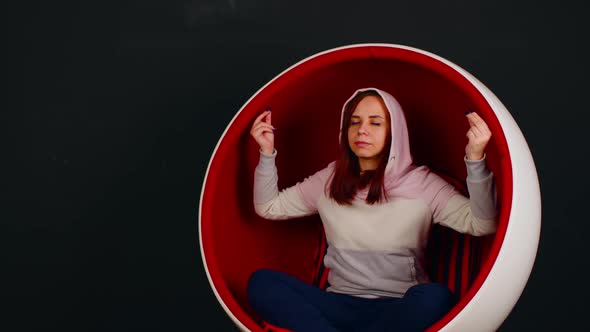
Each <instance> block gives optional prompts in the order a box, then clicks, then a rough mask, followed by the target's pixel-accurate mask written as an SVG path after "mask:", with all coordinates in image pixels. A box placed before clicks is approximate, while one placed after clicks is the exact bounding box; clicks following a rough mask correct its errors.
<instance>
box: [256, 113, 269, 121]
mask: <svg viewBox="0 0 590 332" xmlns="http://www.w3.org/2000/svg"><path fill="white" fill-rule="evenodd" d="M269 113H270V112H268V111H264V112H262V114H260V115H259V116H257V117H256V120H254V123H256V122H261V121H262V118H264V117H265V116H266V115H268V114H269Z"/></svg>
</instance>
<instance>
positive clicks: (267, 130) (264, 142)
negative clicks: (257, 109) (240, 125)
mask: <svg viewBox="0 0 590 332" xmlns="http://www.w3.org/2000/svg"><path fill="white" fill-rule="evenodd" d="M274 130H275V127H273V126H272V124H271V112H270V109H267V110H266V111H264V112H262V114H260V115H259V116H258V117H257V118H256V120H254V124H253V125H252V129H251V130H250V135H252V137H254V139H255V140H256V143H258V145H260V149H261V150H262V152H264V153H266V154H272V153H273V152H274V149H275V136H274Z"/></svg>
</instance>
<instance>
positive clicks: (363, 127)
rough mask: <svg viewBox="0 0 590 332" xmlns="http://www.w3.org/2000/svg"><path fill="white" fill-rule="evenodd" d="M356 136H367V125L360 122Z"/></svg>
mask: <svg viewBox="0 0 590 332" xmlns="http://www.w3.org/2000/svg"><path fill="white" fill-rule="evenodd" d="M358 134H359V135H361V134H367V124H366V123H364V122H361V124H360V125H359V129H358Z"/></svg>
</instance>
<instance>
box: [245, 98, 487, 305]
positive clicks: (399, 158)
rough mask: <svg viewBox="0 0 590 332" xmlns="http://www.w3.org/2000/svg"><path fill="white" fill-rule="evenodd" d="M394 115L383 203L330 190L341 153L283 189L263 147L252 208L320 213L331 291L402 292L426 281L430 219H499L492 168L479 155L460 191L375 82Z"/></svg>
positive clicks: (276, 214)
mask: <svg viewBox="0 0 590 332" xmlns="http://www.w3.org/2000/svg"><path fill="white" fill-rule="evenodd" d="M365 90H375V91H377V92H378V93H379V95H380V96H381V97H382V98H383V101H384V103H385V106H386V108H387V111H388V112H389V114H390V119H391V126H390V129H391V135H392V136H391V137H392V141H391V148H390V151H389V158H388V160H387V165H386V168H385V176H384V190H385V191H386V193H387V197H388V200H387V201H386V202H385V203H375V204H373V205H369V204H367V203H366V202H365V199H366V197H367V194H368V186H367V187H366V188H364V189H360V190H358V191H357V193H356V195H355V197H354V199H353V201H352V204H351V205H341V204H338V203H337V202H336V201H335V200H333V199H332V198H330V197H329V194H328V192H327V190H328V188H329V185H330V181H331V176H332V173H333V170H334V166H335V164H336V161H333V162H331V163H330V164H328V166H326V167H325V168H323V169H321V170H319V171H318V172H316V173H315V174H313V175H311V176H309V177H307V178H305V179H304V180H303V181H301V182H298V183H297V184H295V185H293V186H291V187H289V188H286V189H283V190H282V191H280V192H279V190H278V187H277V181H278V175H277V168H276V166H275V158H276V155H277V150H276V149H275V150H274V151H273V153H272V154H271V155H269V154H265V153H263V152H262V151H260V160H259V163H258V165H257V167H256V170H255V174H254V208H255V210H256V212H257V214H258V215H260V216H262V217H264V218H267V219H275V220H281V219H288V218H296V217H303V216H309V215H313V214H319V215H320V218H321V220H322V223H323V226H324V230H325V233H326V240H327V243H328V250H327V252H326V255H325V257H324V265H325V266H326V267H327V268H329V273H328V282H329V284H330V286H329V287H328V288H327V289H326V290H327V291H329V292H336V293H341V294H349V295H353V296H358V297H364V298H378V297H403V295H404V294H405V292H406V291H407V289H408V288H410V287H412V286H414V285H416V284H418V283H424V282H429V281H430V279H429V277H428V275H427V274H426V272H425V257H424V255H425V250H426V245H427V240H428V236H429V233H430V228H431V226H432V224H433V223H436V224H441V225H444V226H447V227H450V228H452V229H454V230H456V231H458V232H461V233H467V234H471V235H475V236H480V235H487V234H491V233H494V232H495V231H496V227H497V211H496V187H495V182H494V177H493V173H492V172H491V171H490V170H489V169H488V168H487V166H486V163H485V158H486V155H485V153H484V157H483V158H482V159H481V160H468V159H467V157H466V156H465V157H464V161H465V165H466V168H467V179H466V182H467V189H468V191H469V197H470V198H467V197H465V196H463V195H462V194H461V193H460V192H459V191H458V190H457V189H456V188H455V187H454V186H453V185H451V184H449V183H448V182H446V181H445V180H444V179H442V178H441V177H440V176H438V175H437V174H436V173H434V172H432V171H431V170H430V169H429V168H428V167H427V166H416V165H413V159H412V155H411V153H410V143H409V136H408V129H407V125H406V120H405V116H404V113H403V110H402V108H401V106H400V104H399V103H398V102H397V100H396V99H395V98H394V97H393V96H392V95H390V94H389V93H387V92H385V91H382V90H379V89H376V88H365V89H359V90H357V91H356V92H355V93H354V94H353V95H352V96H351V97H350V98H349V99H348V100H347V101H346V102H345V103H344V106H343V107H342V116H341V121H340V130H342V128H343V123H342V118H343V114H344V110H345V108H346V105H347V103H348V102H350V100H351V99H352V98H353V97H354V96H355V95H356V94H357V93H359V92H361V91H365Z"/></svg>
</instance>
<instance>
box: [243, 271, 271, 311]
mask: <svg viewBox="0 0 590 332" xmlns="http://www.w3.org/2000/svg"><path fill="white" fill-rule="evenodd" d="M278 280H279V272H278V271H274V270H269V269H260V270H256V271H254V273H252V274H251V275H250V278H249V279H248V286H247V295H248V302H249V303H250V305H251V306H252V307H254V308H259V307H260V306H261V305H263V304H264V303H267V302H268V301H269V300H272V295H273V294H276V287H277V281H278Z"/></svg>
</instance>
